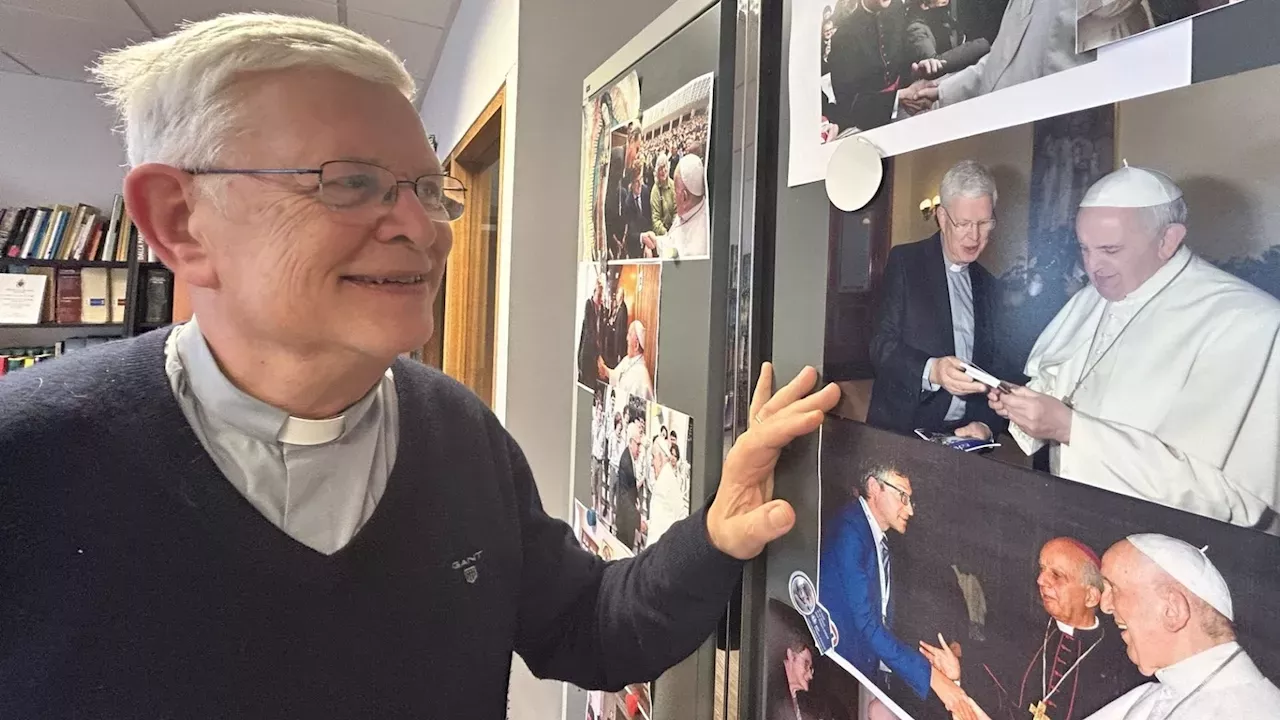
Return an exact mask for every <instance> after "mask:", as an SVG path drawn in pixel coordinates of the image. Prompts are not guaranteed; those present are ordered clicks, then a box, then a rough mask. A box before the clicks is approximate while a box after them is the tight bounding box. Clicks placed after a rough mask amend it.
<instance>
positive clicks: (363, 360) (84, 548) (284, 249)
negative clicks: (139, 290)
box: [0, 14, 838, 719]
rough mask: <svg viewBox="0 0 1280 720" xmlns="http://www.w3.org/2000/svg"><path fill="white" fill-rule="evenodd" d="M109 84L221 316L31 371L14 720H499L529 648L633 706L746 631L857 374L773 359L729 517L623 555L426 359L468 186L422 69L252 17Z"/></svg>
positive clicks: (120, 64)
mask: <svg viewBox="0 0 1280 720" xmlns="http://www.w3.org/2000/svg"><path fill="white" fill-rule="evenodd" d="M96 73H97V77H98V78H99V79H100V80H101V81H102V82H103V83H104V84H105V85H106V87H107V90H108V95H109V97H110V98H111V99H112V100H113V101H114V103H115V104H116V105H117V106H118V107H119V109H120V111H121V115H122V119H123V123H124V126H125V131H126V138H127V143H128V157H129V162H130V165H131V168H130V170H129V172H128V174H127V176H126V178H125V181H124V196H125V201H126V206H127V207H128V209H129V212H130V215H131V217H132V218H133V221H134V222H135V223H136V225H137V226H138V229H139V231H140V234H141V235H142V236H143V237H145V238H146V240H147V242H148V243H149V244H150V246H151V247H152V248H153V249H154V250H155V252H156V254H157V255H158V256H159V258H160V260H161V261H162V262H164V264H165V265H167V266H168V267H169V268H171V269H172V270H173V272H174V274H175V276H176V277H177V278H178V279H179V280H180V281H181V282H183V283H185V284H186V285H187V286H188V287H189V288H190V297H191V305H192V308H193V309H194V313H195V317H194V318H192V320H191V321H189V322H186V323H182V324H179V325H176V326H173V327H167V328H163V329H160V330H156V331H152V332H150V333H147V334H144V335H141V336H139V337H135V338H129V339H124V340H120V341H117V342H112V343H107V344H104V345H101V346H98V347H97V348H94V349H91V350H88V351H85V352H81V353H75V354H73V355H69V356H64V357H62V358H59V359H57V360H54V361H53V362H50V363H46V364H42V365H41V366H40V367H39V368H32V369H29V370H24V371H22V372H18V373H11V374H10V375H7V376H5V377H4V378H3V379H2V380H0V458H3V461H0V568H3V571H0V708H2V710H0V715H4V716H5V717H13V718H67V717H85V718H89V717H93V718H124V717H151V718H160V717H167V718H212V717H237V718H372V717H378V718H410V717H414V718H422V717H433V718H436V717H439V718H461V717H468V718H495V719H496V718H502V717H505V714H506V700H507V689H508V679H509V674H510V670H511V664H512V654H513V653H519V654H520V656H521V657H522V658H523V660H524V662H525V664H526V665H527V666H528V667H529V668H530V669H531V670H532V672H533V673H534V674H535V675H537V676H539V677H545V678H556V679H560V680H565V681H569V682H572V683H574V684H577V685H580V686H582V687H587V688H605V689H617V688H621V687H624V686H626V685H627V684H630V683H634V682H643V681H647V680H651V679H653V678H655V677H657V676H658V675H659V674H660V673H662V672H663V671H664V670H665V669H666V668H668V667H670V666H672V665H673V664H675V663H676V662H678V661H680V660H681V659H682V658H684V657H685V656H687V655H688V654H689V653H691V652H693V651H694V650H695V649H696V648H697V647H698V646H699V645H700V644H701V643H702V642H703V640H704V639H705V638H706V637H708V636H709V635H710V634H711V633H712V632H713V631H714V629H715V627H716V623H717V622H718V620H719V618H720V617H721V615H722V614H723V610H724V607H725V605H726V603H727V602H728V601H729V599H730V597H731V594H732V592H733V590H734V588H735V586H736V584H737V583H738V581H739V579H740V577H741V566H742V561H744V560H746V559H749V558H751V557H754V556H755V555H757V554H758V553H759V552H760V551H761V550H762V549H763V547H764V546H765V544H766V543H768V542H769V541H771V540H773V539H775V538H777V537H779V536H780V535H781V534H783V533H785V532H786V531H788V530H789V529H790V528H791V527H792V525H793V523H794V520H795V515H794V511H793V510H792V508H791V507H790V506H789V505H788V504H787V503H785V502H784V501H781V500H771V492H772V487H773V482H772V472H773V467H774V465H775V464H776V462H777V458H778V453H779V451H780V449H781V448H782V447H784V446H785V445H786V444H787V443H788V442H790V441H791V440H792V439H793V438H795V437H797V436H798V435H800V434H802V433H808V432H812V431H814V430H816V429H817V427H818V426H819V424H820V423H821V421H822V417H823V411H824V410H825V409H828V408H830V407H832V406H834V404H835V402H836V400H837V398H838V389H837V388H836V387H835V386H834V385H831V386H828V387H826V388H825V389H824V390H823V391H821V392H818V393H812V394H809V391H810V390H811V389H812V388H813V385H814V384H815V382H816V373H815V372H814V371H813V370H812V369H811V368H806V370H805V371H804V372H802V373H801V374H800V376H799V377H797V379H796V380H794V381H793V382H792V383H791V384H789V385H787V386H786V387H785V388H783V389H782V390H780V391H779V392H777V394H776V395H775V394H774V393H773V388H772V371H771V370H770V369H769V366H767V365H766V366H765V369H764V371H763V372H762V375H761V381H760V384H759V385H758V386H757V391H756V397H755V399H754V401H753V403H754V404H753V406H752V417H753V423H752V427H751V428H750V429H749V430H748V431H747V432H746V433H745V434H744V435H743V436H742V437H741V438H740V439H739V441H738V442H737V443H736V444H735V445H734V447H733V448H732V450H731V451H730V453H729V455H728V457H727V458H726V461H725V463H724V466H723V474H722V476H721V479H720V483H719V486H718V489H717V492H716V495H715V498H714V500H713V501H712V502H711V504H710V505H709V506H708V507H707V508H706V509H705V510H703V511H701V512H697V513H694V514H693V515H692V516H691V517H690V518H689V519H687V520H685V521H682V522H680V523H677V524H676V526H674V527H672V529H671V530H670V531H669V532H668V533H667V534H666V535H665V536H664V537H663V539H662V541H661V542H659V543H657V544H655V545H654V546H653V547H651V548H650V549H649V550H647V551H646V552H644V553H641V554H640V555H639V556H637V557H636V558H634V559H629V560H623V561H620V562H615V563H607V562H605V561H603V560H600V559H598V558H595V557H593V556H592V555H591V554H590V553H588V552H587V551H586V550H584V549H583V548H581V547H580V546H579V545H578V543H577V541H576V540H575V538H574V536H573V533H572V531H571V529H570V528H569V526H568V525H567V524H565V523H564V522H562V521H560V520H557V519H555V518H553V517H551V516H550V515H548V514H547V513H546V512H545V511H544V510H543V508H542V504H541V501H540V499H539V495H538V490H537V486H536V484H535V483H534V479H533V476H532V472H531V470H530V467H529V464H528V463H527V462H526V460H525V458H524V455H523V454H522V452H521V450H520V448H519V446H518V445H517V444H516V442H515V440H514V439H513V438H512V437H511V435H510V434H508V432H507V431H506V430H505V429H504V428H503V427H502V425H501V424H500V423H499V422H498V420H497V418H496V417H494V416H493V414H492V413H490V412H489V411H488V409H487V408H486V407H485V405H484V403H483V402H482V401H480V400H479V399H478V398H477V397H475V395H474V394H471V393H470V392H469V391H467V390H466V389H465V388H464V387H462V386H461V385H460V384H458V383H456V382H455V381H453V380H451V379H450V378H448V377H446V376H445V375H443V374H442V373H440V372H438V371H436V370H433V369H431V368H428V367H427V366H425V365H422V364H420V363H416V362H413V361H410V360H408V359H406V358H404V357H402V355H403V354H404V353H406V352H408V351H410V350H412V349H413V348H415V347H421V346H422V345H423V344H424V343H425V342H426V341H427V340H428V338H429V337H430V335H431V334H432V332H433V331H435V328H434V327H433V326H432V318H433V314H432V307H433V305H434V301H435V297H436V293H437V291H438V289H439V287H440V282H441V277H442V274H443V272H444V267H445V262H446V259H447V257H448V254H449V248H450V244H451V235H450V229H449V222H450V221H451V220H454V219H456V218H457V217H458V216H459V211H460V208H461V203H462V198H463V192H464V188H462V186H461V185H460V184H459V183H458V182H457V181H456V180H454V179H453V178H450V177H449V176H447V175H445V174H444V173H443V171H442V169H441V166H440V161H439V160H438V159H437V158H436V156H435V154H434V153H433V151H432V149H431V146H430V145H429V143H428V142H427V136H426V133H425V132H424V129H423V127H422V123H421V120H420V118H419V117H418V114H417V112H416V110H415V109H414V105H413V102H412V100H411V98H412V96H413V94H414V86H413V81H412V79H411V78H410V76H409V75H408V74H407V73H406V72H405V70H404V67H403V64H402V63H401V61H400V60H399V59H398V58H396V57H395V56H394V55H392V54H391V53H390V52H388V51H387V50H386V49H385V48H383V47H382V46H380V45H378V44H377V43H375V42H373V41H372V40H370V39H368V38H366V37H364V36H362V35H359V34H357V33H355V32H352V31H351V30H348V29H346V28H343V27H340V26H336V25H331V24H326V23H322V22H317V21H313V20H306V19H300V18H289V17H281V16H270V15H256V14H250V15H231V16H223V17H219V18H216V19H213V20H210V21H207V22H202V23H197V24H194V25H190V26H186V27H184V28H182V29H180V31H178V32H176V33H174V34H172V35H169V36H167V37H164V38H160V39H157V40H154V41H149V42H146V43H142V44H139V45H135V46H132V47H129V48H126V49H123V50H120V51H117V52H113V53H110V54H108V55H107V56H106V57H105V58H104V59H103V60H102V61H101V63H100V64H99V65H98V66H97V67H96ZM566 391H567V390H566Z"/></svg>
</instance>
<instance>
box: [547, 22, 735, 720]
mask: <svg viewBox="0 0 1280 720" xmlns="http://www.w3.org/2000/svg"><path fill="white" fill-rule="evenodd" d="M722 25H723V24H722V17H721V8H720V6H719V5H718V4H717V5H713V6H711V7H710V8H709V9H707V10H706V11H705V12H702V13H701V14H699V15H698V16H697V17H696V18H695V19H693V20H692V21H691V22H689V23H688V24H687V25H684V26H683V27H682V28H681V29H680V30H679V31H678V32H676V33H675V34H674V35H672V36H670V37H669V38H667V39H665V40H664V41H662V42H661V43H660V44H659V45H657V46H656V47H654V48H653V49H652V50H650V51H649V52H647V53H646V54H645V55H644V57H643V58H642V59H641V60H640V61H638V62H637V63H635V65H634V66H632V67H630V68H627V69H625V70H624V71H623V72H621V74H619V75H618V76H617V77H615V78H613V79H612V80H611V81H610V82H608V83H607V84H605V85H604V86H603V87H601V88H599V89H598V90H597V91H596V92H594V93H593V94H591V95H590V96H589V97H588V98H587V100H586V102H585V103H584V105H583V113H582V120H583V146H582V147H583V149H582V168H581V195H580V197H581V204H580V208H579V211H580V222H579V226H580V232H579V237H578V241H577V247H578V252H577V259H576V261H577V264H578V281H579V282H578V297H577V306H576V327H577V328H578V333H577V348H576V350H577V351H576V352H575V366H574V388H573V390H572V391H573V392H574V397H575V412H576V416H575V431H574V434H575V444H574V448H573V463H572V464H573V502H574V509H573V512H574V515H573V517H574V523H573V524H574V530H575V534H576V535H577V537H578V539H579V541H580V542H581V543H582V545H583V546H584V547H586V548H587V549H588V550H590V551H592V552H594V553H596V554H598V555H600V556H601V557H604V558H606V559H618V558H626V557H632V556H635V555H637V554H639V553H642V552H644V550H645V548H647V547H649V546H651V545H653V544H654V543H656V542H659V541H660V539H661V537H662V535H663V534H664V533H665V532H666V531H667V529H668V528H670V527H671V525H672V524H674V523H676V522H679V521H680V520H683V519H685V518H688V517H689V516H690V514H691V513H693V512H697V511H698V510H699V509H700V508H701V507H702V505H703V504H704V501H705V499H706V497H707V496H708V495H709V493H710V492H711V490H712V489H713V487H714V482H715V477H716V476H717V475H718V473H719V467H720V459H719V458H720V452H721V447H722V440H721V438H722V431H721V429H720V426H721V424H722V422H723V421H722V418H723V397H724V387H723V384H724V381H723V375H724V372H723V361H722V360H719V358H723V357H724V353H725V350H724V348H725V346H726V340H725V338H724V335H725V333H726V328H725V325H724V322H725V321H724V312H723V310H722V308H723V307H724V304H723V303H724V300H723V297H721V296H723V292H721V293H719V295H717V294H716V293H714V292H713V287H712V286H713V278H714V277H715V273H714V272H713V271H714V268H713V263H717V262H718V263H722V264H727V263H728V262H729V252H727V250H725V251H721V250H719V248H721V247H722V245H723V243H722V242H721V241H719V240H717V238H720V237H722V236H725V235H726V233H727V219H726V220H721V219H720V218H721V217H722V216H725V213H727V211H728V210H729V204H728V202H726V201H725V200H726V199H727V197H728V193H727V191H728V185H729V182H730V176H729V173H728V167H727V165H725V163H723V162H722V165H725V166H724V171H723V172H721V170H720V166H718V165H716V162H717V155H718V154H719V156H720V157H721V158H723V159H724V160H727V159H728V156H729V153H728V152H725V150H724V149H718V148H721V146H723V144H724V138H725V137H727V134H728V133H729V132H730V131H731V128H730V127H729V126H728V124H727V121H728V118H729V117H730V115H731V114H730V112H729V111H728V109H726V110H725V111H724V113H723V115H724V117H721V110H720V108H719V107H718V106H716V103H715V100H716V98H717V96H718V95H719V94H720V93H721V92H722V91H723V89H722V88H720V87H719V85H718V83H719V82H720V77H721V75H720V72H721V68H722V67H723V65H722V63H723V54H724V52H725V50H724V48H723V46H722V40H721V32H722ZM730 87H732V85H731V84H730ZM713 108H714V109H713ZM721 275H723V273H722V274H721ZM700 655H701V654H695V656H693V657H691V658H689V659H688V660H686V661H685V662H684V663H681V664H680V665H678V666H677V667H675V668H673V669H672V670H670V671H669V672H667V673H666V674H665V675H663V677H662V678H660V679H659V680H658V681H657V682H655V683H652V684H645V685H632V686H628V687H626V688H624V689H622V690H620V691H618V692H590V693H585V695H584V696H582V697H581V698H579V702H577V703H575V702H574V701H573V700H571V702H570V704H569V710H568V712H569V717H586V718H591V720H602V719H603V718H617V719H618V720H623V719H626V720H637V719H639V718H643V719H644V720H656V719H661V718H675V717H691V716H692V715H690V712H691V708H694V707H698V706H699V703H700V702H703V699H702V696H703V695H706V694H708V692H707V691H708V690H709V687H707V686H706V683H705V677H706V676H705V675H704V674H702V673H705V672H706V669H707V667H706V666H705V665H700V664H699V663H705V661H706V660H707V658H705V657H700ZM571 697H572V696H571ZM705 700H706V702H708V703H709V702H710V698H709V697H707V698H705ZM708 716H709V715H708Z"/></svg>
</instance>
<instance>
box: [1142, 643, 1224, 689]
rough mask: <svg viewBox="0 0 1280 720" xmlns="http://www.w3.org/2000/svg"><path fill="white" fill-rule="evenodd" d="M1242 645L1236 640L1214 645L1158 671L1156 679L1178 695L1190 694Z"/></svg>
mask: <svg viewBox="0 0 1280 720" xmlns="http://www.w3.org/2000/svg"><path fill="white" fill-rule="evenodd" d="M1239 647H1240V644H1239V643H1237V642H1235V641H1234V640H1233V641H1231V642H1225V643H1222V644H1221V645H1214V646H1213V647H1211V648H1209V649H1208V650H1204V651H1201V652H1199V653H1197V654H1195V655H1192V656H1191V657H1189V658H1186V659H1184V660H1179V661H1178V662H1176V663H1174V664H1172V665H1170V666H1169V667H1166V668H1161V669H1159V670H1157V671H1156V677H1157V678H1159V679H1160V683H1161V684H1162V685H1167V686H1168V687H1170V688H1173V690H1174V691H1175V692H1177V693H1186V692H1190V691H1191V690H1192V688H1195V687H1196V686H1198V685H1199V684H1200V683H1201V682H1203V681H1204V679H1205V678H1207V677H1208V676H1209V673H1211V672H1213V671H1215V670H1217V669H1218V666H1220V665H1222V663H1223V662H1225V661H1226V659H1227V658H1228V657H1230V656H1231V653H1233V652H1235V651H1236V650H1237V649H1238V648H1239Z"/></svg>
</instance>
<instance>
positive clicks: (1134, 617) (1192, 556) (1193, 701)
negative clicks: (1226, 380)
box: [954, 533, 1280, 720]
mask: <svg viewBox="0 0 1280 720" xmlns="http://www.w3.org/2000/svg"><path fill="white" fill-rule="evenodd" d="M1102 579H1103V592H1102V604H1101V608H1102V611H1103V612H1105V613H1106V614H1108V615H1110V616H1112V619H1113V620H1114V621H1115V624H1116V627H1117V628H1118V629H1119V630H1120V638H1121V639H1122V640H1124V644H1125V649H1126V650H1125V651H1126V654H1127V655H1128V656H1129V661H1130V662H1132V663H1133V664H1134V665H1135V666H1136V667H1137V668H1138V671H1139V672H1140V673H1142V674H1143V675H1145V676H1147V677H1153V676H1154V677H1155V678H1156V680H1157V681H1158V682H1148V683H1144V684H1142V685H1139V686H1138V687H1136V688H1133V689H1132V690H1130V691H1128V692H1127V693H1124V694H1123V695H1121V696H1120V697H1118V698H1116V699H1115V700H1113V701H1111V702H1110V703H1108V704H1107V705H1105V706H1104V707H1103V708H1102V709H1101V710H1098V711H1097V712H1095V713H1093V714H1092V715H1090V716H1089V717H1088V718H1086V719H1085V720H1203V719H1204V718H1235V717H1242V718H1258V719H1260V720H1274V719H1280V689H1277V688H1276V686H1275V684H1274V683H1272V682H1271V681H1270V680H1268V679H1267V678H1266V677H1265V676H1264V675H1263V674H1262V673H1261V672H1259V670H1258V666H1257V665H1255V664H1254V662H1253V660H1252V659H1250V657H1249V654H1248V653H1247V652H1246V651H1245V649H1244V648H1243V647H1241V645H1240V643H1239V642H1238V641H1237V639H1236V631H1235V626H1234V621H1235V612H1234V608H1233V604H1232V601H1231V591H1230V588H1229V587H1228V586H1227V581H1226V580H1225V579H1224V578H1223V577H1222V574H1221V573H1220V572H1219V571H1218V569H1217V568H1216V567H1214V565H1213V563H1212V562H1211V561H1210V560H1209V558H1208V556H1207V555H1206V554H1205V551H1203V550H1200V549H1197V548H1196V547H1195V546H1193V545H1191V544H1189V543H1187V542H1185V541H1183V540H1179V539H1177V538H1172V537H1169V536H1168V535H1160V534H1156V533H1141V534H1135V535H1130V536H1128V537H1127V538H1125V539H1123V540H1121V541H1119V542H1117V543H1115V544H1114V545H1112V546H1111V547H1110V548H1109V549H1108V550H1107V552H1106V553H1104V554H1103V556H1102ZM1031 716H1032V718H1033V719H1034V720H1048V718H1049V716H1048V715H1046V714H1045V709H1044V707H1043V706H1035V707H1032V708H1031ZM954 717H956V718H974V717H976V718H978V719H979V720H989V718H987V715H986V713H984V712H983V711H982V710H981V709H979V708H978V706H977V704H976V703H974V702H973V701H972V700H970V701H969V702H968V703H967V704H965V705H960V706H959V707H958V708H957V709H956V712H954Z"/></svg>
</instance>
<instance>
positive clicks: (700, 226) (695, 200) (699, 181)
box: [640, 155, 711, 260]
mask: <svg viewBox="0 0 1280 720" xmlns="http://www.w3.org/2000/svg"><path fill="white" fill-rule="evenodd" d="M674 184H675V198H676V219H675V221H674V222H672V223H671V229H670V230H668V231H667V233H666V234H665V235H656V234H654V233H651V232H647V233H644V234H643V235H642V236H641V237H640V242H642V243H643V244H644V246H645V247H646V248H648V249H649V250H651V251H653V252H654V253H656V254H657V256H658V257H662V258H670V259H683V260H689V259H695V258H705V257H707V256H708V255H709V254H710V252H711V213H710V210H709V209H708V208H707V198H706V189H707V182H706V170H705V168H704V167H703V164H702V158H700V157H698V156H697V155H685V156H684V157H682V158H680V162H679V163H676V172H675V183H674Z"/></svg>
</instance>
